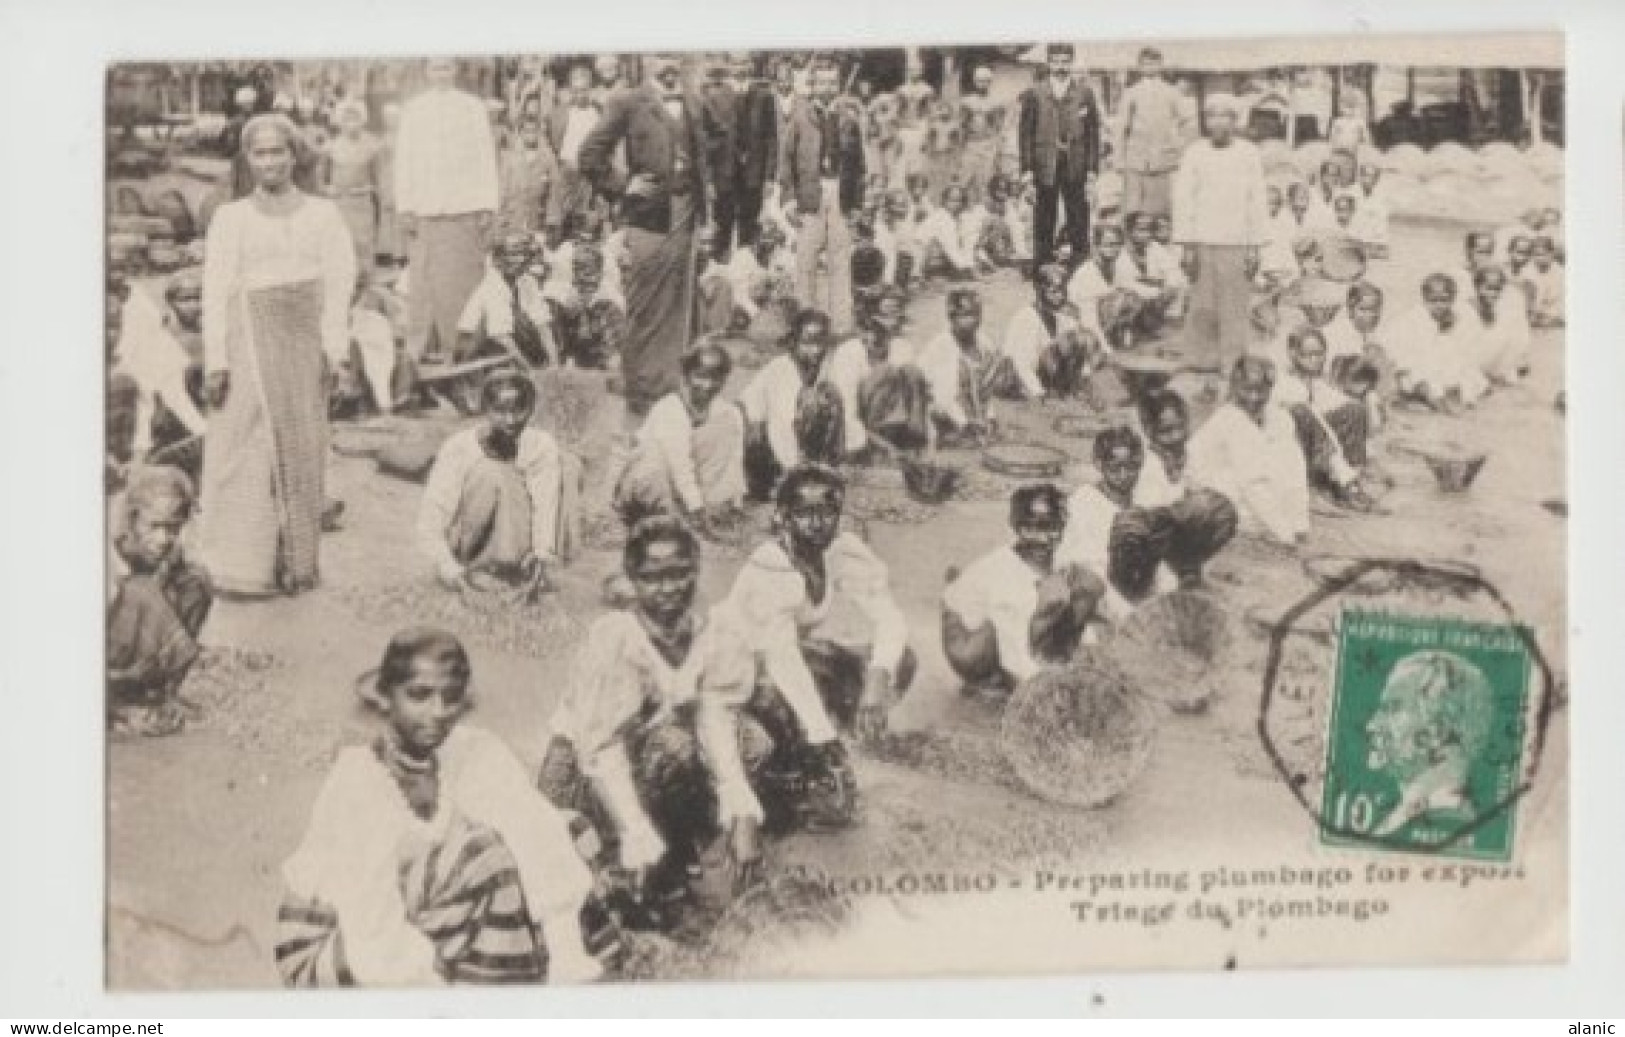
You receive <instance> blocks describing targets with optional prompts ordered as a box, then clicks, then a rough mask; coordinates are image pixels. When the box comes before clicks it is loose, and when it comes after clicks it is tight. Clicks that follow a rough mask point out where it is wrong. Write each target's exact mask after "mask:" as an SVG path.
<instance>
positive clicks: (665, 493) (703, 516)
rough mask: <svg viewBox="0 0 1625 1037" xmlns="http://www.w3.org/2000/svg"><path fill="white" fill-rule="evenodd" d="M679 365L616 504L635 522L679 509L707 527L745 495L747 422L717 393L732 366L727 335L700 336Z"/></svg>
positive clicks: (646, 423)
mask: <svg viewBox="0 0 1625 1037" xmlns="http://www.w3.org/2000/svg"><path fill="white" fill-rule="evenodd" d="M678 366H679V368H680V370H681V373H682V379H683V380H682V383H681V384H680V385H679V386H678V388H677V391H676V392H674V393H670V394H668V395H666V396H665V397H662V398H661V399H660V400H659V401H658V402H656V403H655V405H654V406H653V407H651V408H650V409H649V415H648V417H646V418H644V419H643V427H642V428H641V429H640V430H639V431H638V434H637V438H636V440H635V442H634V444H633V448H632V458H631V460H630V462H629V463H628V465H627V468H626V471H625V472H624V473H623V474H622V476H621V479H620V482H619V483H618V484H617V485H616V488H615V510H616V513H617V514H619V515H620V517H621V519H622V521H624V522H625V523H626V524H627V525H629V526H630V525H632V524H634V523H636V522H637V521H638V520H639V519H641V518H644V517H646V516H649V515H675V516H678V517H681V518H683V519H684V520H685V521H687V522H688V523H689V524H690V525H691V526H692V527H693V528H694V529H695V530H696V531H698V532H700V533H702V534H704V533H705V532H706V531H707V530H708V529H709V528H710V524H711V522H712V520H713V519H716V518H719V517H722V516H723V515H724V514H725V513H727V512H732V511H734V510H735V509H737V508H738V507H739V505H740V503H741V501H742V499H743V497H744V495H745V468H744V463H745V421H744V417H743V416H742V415H741V414H740V412H739V408H738V407H735V406H734V405H733V404H731V403H721V402H718V400H717V396H718V394H720V393H721V392H722V387H723V386H724V385H726V384H727V382H728V375H729V373H730V372H731V371H732V370H733V358H732V357H730V356H729V355H728V350H727V349H726V348H724V347H723V345H722V344H721V342H719V341H718V340H716V339H714V338H704V339H701V340H700V341H699V342H697V343H695V344H694V346H693V348H691V349H689V350H688V352H686V353H684V354H683V358H682V360H681V361H679V363H678Z"/></svg>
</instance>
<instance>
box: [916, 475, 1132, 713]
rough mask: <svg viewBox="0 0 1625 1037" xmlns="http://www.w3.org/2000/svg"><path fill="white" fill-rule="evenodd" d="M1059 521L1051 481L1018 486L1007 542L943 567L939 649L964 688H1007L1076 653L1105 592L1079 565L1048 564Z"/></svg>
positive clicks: (1062, 515)
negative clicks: (957, 566)
mask: <svg viewBox="0 0 1625 1037" xmlns="http://www.w3.org/2000/svg"><path fill="white" fill-rule="evenodd" d="M1066 522H1067V512H1066V498H1065V497H1064V496H1063V495H1062V493H1061V491H1060V490H1059V489H1058V488H1056V486H1055V485H1054V484H1052V483H1036V484H1032V485H1028V486H1022V487H1020V488H1019V489H1017V490H1016V491H1015V492H1014V493H1013V494H1011V495H1010V528H1011V530H1012V531H1013V532H1014V533H1015V540H1014V541H1012V542H1011V543H1008V544H1005V545H1004V546H1003V547H1000V548H998V549H996V550H994V551H992V552H991V553H989V554H986V555H983V556H982V557H981V558H979V559H977V560H976V561H974V562H972V563H971V564H970V565H968V566H966V567H965V570H964V571H963V572H958V571H956V570H950V575H949V579H948V586H947V587H946V588H945V589H944V590H943V592H942V652H943V655H944V656H945V657H946V658H947V660H948V665H949V666H951V667H952V668H953V671H954V673H955V674H957V675H958V676H959V679H960V680H962V681H963V682H964V684H965V687H966V689H967V690H988V691H1003V692H1008V691H1012V690H1014V689H1015V687H1016V685H1017V684H1019V683H1021V682H1022V681H1024V680H1026V679H1027V678H1029V677H1031V676H1033V675H1034V674H1036V673H1037V672H1038V671H1039V670H1041V669H1043V667H1044V666H1045V665H1046V664H1052V663H1053V664H1061V663H1065V662H1066V661H1067V660H1068V659H1070V658H1071V657H1072V654H1073V653H1074V652H1075V651H1077V648H1078V645H1079V644H1080V643H1081V642H1082V640H1083V634H1084V630H1085V629H1086V628H1087V626H1088V624H1089V622H1090V621H1091V620H1093V619H1094V618H1095V609H1096V607H1097V606H1098V605H1099V603H1100V598H1101V596H1102V595H1103V594H1105V592H1106V588H1105V585H1104V584H1103V583H1102V582H1101V581H1100V580H1099V579H1098V578H1096V577H1095V576H1094V575H1093V574H1091V573H1089V572H1088V571H1087V570H1085V569H1084V568H1083V567H1082V566H1081V565H1059V564H1057V563H1056V549H1057V547H1059V546H1060V543H1061V535H1062V533H1063V532H1064V531H1065V529H1066Z"/></svg>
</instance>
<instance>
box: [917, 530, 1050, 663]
mask: <svg viewBox="0 0 1625 1037" xmlns="http://www.w3.org/2000/svg"><path fill="white" fill-rule="evenodd" d="M1043 579H1044V576H1043V574H1042V573H1040V572H1039V571H1038V570H1036V569H1034V568H1033V567H1032V566H1030V565H1028V564H1027V563H1026V562H1025V561H1023V560H1022V558H1021V556H1020V555H1018V554H1016V551H1015V548H1013V547H1011V546H1010V545H1008V544H1007V545H1005V546H1004V547H1001V548H999V549H998V550H996V551H993V552H991V553H989V554H986V555H983V556H982V557H981V558H978V559H977V560H976V561H974V562H972V563H971V564H970V565H968V566H966V567H965V570H964V572H962V573H960V574H959V576H958V577H957V578H956V579H955V580H954V582H952V583H950V584H948V586H947V588H945V589H944V590H943V592H942V606H943V608H945V609H948V610H949V611H951V612H953V613H954V614H955V615H957V616H958V617H959V620H960V622H962V623H963V624H964V625H965V627H966V628H967V629H970V630H974V629H976V628H977V627H980V626H981V625H982V624H984V623H992V624H993V638H994V641H995V643H997V644H998V646H999V665H1000V666H1001V667H1002V668H1003V669H1004V670H1005V671H1007V672H1008V673H1009V674H1010V675H1011V676H1013V677H1015V678H1016V679H1017V680H1025V679H1027V678H1028V677H1031V676H1032V675H1033V674H1035V673H1037V672H1038V671H1039V669H1040V668H1041V666H1040V663H1039V662H1038V660H1037V659H1036V658H1034V657H1033V651H1032V637H1031V629H1032V619H1033V613H1034V612H1035V611H1037V609H1038V584H1039V582H1040V581H1041V580H1043Z"/></svg>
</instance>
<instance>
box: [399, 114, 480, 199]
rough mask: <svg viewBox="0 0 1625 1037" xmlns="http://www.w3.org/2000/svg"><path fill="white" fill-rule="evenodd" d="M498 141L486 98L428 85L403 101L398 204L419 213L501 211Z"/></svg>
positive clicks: (400, 129)
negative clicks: (498, 203)
mask: <svg viewBox="0 0 1625 1037" xmlns="http://www.w3.org/2000/svg"><path fill="white" fill-rule="evenodd" d="M498 198H499V188H498V176H497V150H496V141H495V139H494V138H493V137H492V135H491V116H490V113H489V112H488V111H487V110H486V107H485V102H484V101H481V100H480V99H479V98H477V97H475V96H474V95H472V94H468V93H464V92H463V91H461V90H456V89H434V88H431V89H429V90H425V91H423V92H422V93H420V94H418V95H417V96H416V97H414V98H412V99H411V100H410V101H407V102H406V104H404V105H402V106H401V122H400V128H399V130H398V131H397V132H396V136H395V208H396V211H398V212H402V213H410V214H413V215H418V216H457V215H462V214H466V213H473V212H495V211H496V208H497V201H498Z"/></svg>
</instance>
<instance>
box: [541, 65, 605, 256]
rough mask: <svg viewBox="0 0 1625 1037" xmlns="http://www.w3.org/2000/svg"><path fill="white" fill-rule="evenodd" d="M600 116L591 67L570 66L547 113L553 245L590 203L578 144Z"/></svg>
mask: <svg viewBox="0 0 1625 1037" xmlns="http://www.w3.org/2000/svg"><path fill="white" fill-rule="evenodd" d="M602 116H603V111H602V109H601V108H600V107H599V105H598V102H597V101H596V100H594V99H593V95H592V69H590V68H588V67H587V66H586V65H575V66H573V67H571V69H570V73H569V80H568V84H567V86H566V89H565V92H564V97H563V98H562V99H560V101H559V102H558V103H557V104H556V105H554V106H553V110H552V111H551V112H549V113H548V116H547V140H548V143H549V144H551V145H552V146H553V154H554V155H556V156H558V167H559V183H558V186H557V187H556V188H554V190H553V191H552V192H550V193H549V195H548V199H547V234H548V242H549V244H550V245H551V246H552V247H554V248H557V247H558V245H559V243H560V242H562V241H563V240H564V237H565V235H567V234H573V233H574V226H573V225H574V222H575V218H576V217H577V216H578V215H580V214H581V213H582V212H583V211H585V210H586V209H587V208H588V207H589V206H591V205H592V185H591V184H588V183H587V182H586V180H584V179H582V176H581V168H580V161H581V144H582V142H583V141H585V140H586V139H587V134H589V133H591V132H592V130H593V127H595V126H597V125H598V120H599V119H600V118H601V117H602Z"/></svg>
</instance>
